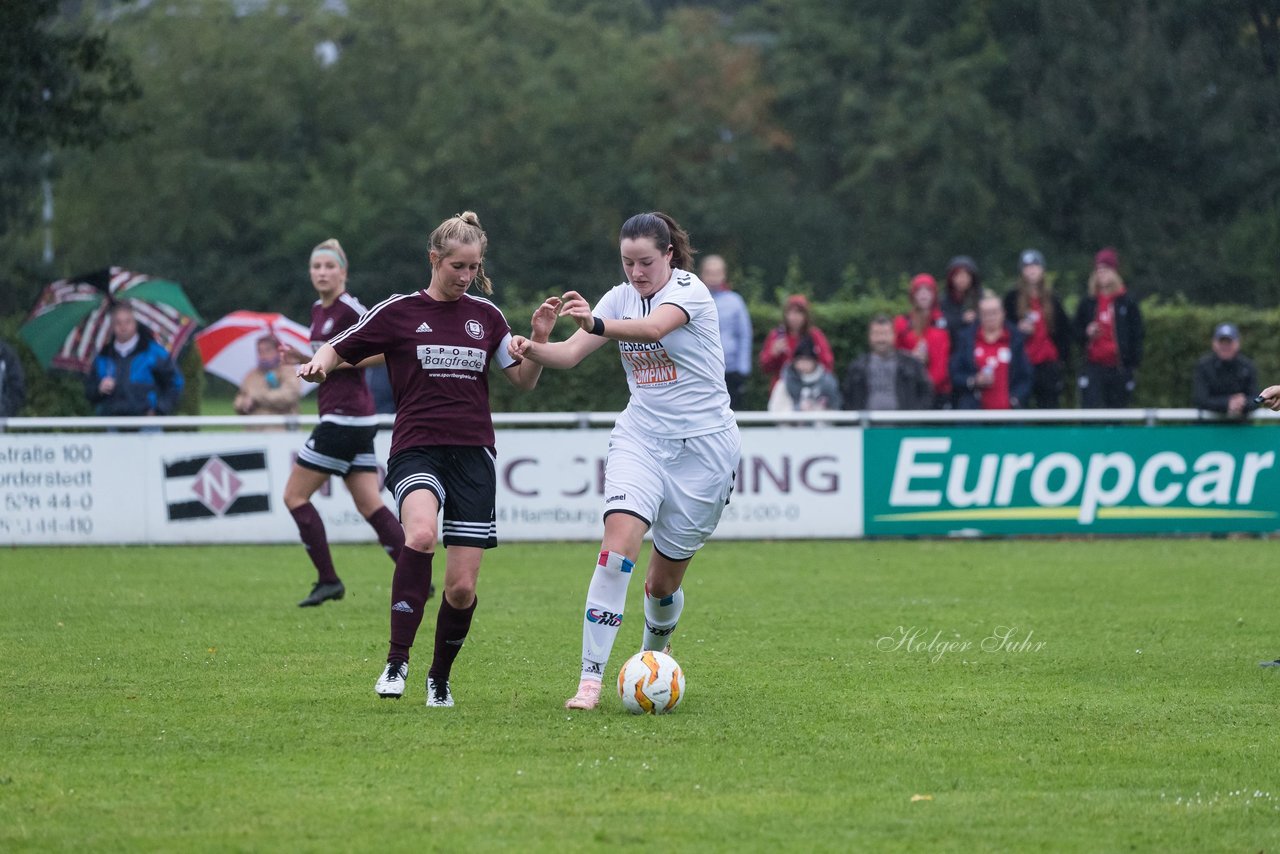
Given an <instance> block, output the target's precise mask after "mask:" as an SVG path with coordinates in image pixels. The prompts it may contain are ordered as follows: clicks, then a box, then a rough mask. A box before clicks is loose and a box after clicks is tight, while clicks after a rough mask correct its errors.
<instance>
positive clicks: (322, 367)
mask: <svg viewBox="0 0 1280 854" xmlns="http://www.w3.org/2000/svg"><path fill="white" fill-rule="evenodd" d="M341 364H343V360H342V357H341V356H339V355H338V351H337V350H335V349H333V345H332V344H322V345H321V346H320V349H319V350H317V351H316V354H315V355H314V356H312V357H311V361H310V362H307V363H306V364H304V365H299V366H298V377H299V378H301V379H304V380H306V381H307V382H309V383H322V382H324V381H325V379H326V378H327V377H328V376H329V373H330V372H331V371H333V370H334V369H335V368H337V367H338V365H341Z"/></svg>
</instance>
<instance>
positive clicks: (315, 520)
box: [289, 501, 338, 584]
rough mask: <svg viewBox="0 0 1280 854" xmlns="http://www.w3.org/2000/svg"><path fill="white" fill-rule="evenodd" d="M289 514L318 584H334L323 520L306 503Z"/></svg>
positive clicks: (312, 505) (312, 506)
mask: <svg viewBox="0 0 1280 854" xmlns="http://www.w3.org/2000/svg"><path fill="white" fill-rule="evenodd" d="M289 514H290V515H291V516H293V521H294V522H296V523H297V524H298V533H299V534H300V535H301V536H302V544H303V545H304V546H306V547H307V557H309V558H311V563H313V564H314V565H315V568H316V575H318V576H319V581H320V583H321V584H336V583H337V582H338V573H337V571H335V570H334V568H333V558H332V557H331V556H330V555H329V538H328V536H326V535H325V532H324V520H322V519H321V518H320V514H319V512H317V511H316V508H315V505H314V504H312V503H311V502H310V501H308V502H307V503H306V504H303V505H301V506H299V507H295V508H293V509H292V510H290V511H289Z"/></svg>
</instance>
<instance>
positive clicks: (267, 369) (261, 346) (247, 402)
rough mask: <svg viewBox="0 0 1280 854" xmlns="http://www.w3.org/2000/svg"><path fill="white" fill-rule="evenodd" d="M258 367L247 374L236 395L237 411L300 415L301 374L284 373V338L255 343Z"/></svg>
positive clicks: (265, 337)
mask: <svg viewBox="0 0 1280 854" xmlns="http://www.w3.org/2000/svg"><path fill="white" fill-rule="evenodd" d="M255 346H256V347H257V349H258V366H257V367H256V368H254V369H253V370H252V371H250V372H249V373H248V374H246V375H245V378H244V381H243V382H241V383H240V390H239V391H238V392H237V393H236V399H235V403H234V406H235V409H236V412H238V413H240V414H241V415H297V414H298V399H299V398H300V397H301V396H302V389H301V386H300V383H299V380H298V376H297V372H296V371H295V370H293V369H292V368H290V369H289V370H283V371H282V370H281V369H280V365H281V362H282V359H281V356H280V339H279V338H277V337H276V336H274V335H263V336H262V337H261V338H259V339H258V340H257V342H255Z"/></svg>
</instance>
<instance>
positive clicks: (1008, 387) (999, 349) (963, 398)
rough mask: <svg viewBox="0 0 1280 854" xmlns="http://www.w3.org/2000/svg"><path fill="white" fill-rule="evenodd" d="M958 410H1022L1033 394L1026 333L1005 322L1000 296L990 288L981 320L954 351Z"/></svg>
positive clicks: (980, 312)
mask: <svg viewBox="0 0 1280 854" xmlns="http://www.w3.org/2000/svg"><path fill="white" fill-rule="evenodd" d="M951 385H952V387H953V388H954V389H955V390H956V409H1021V408H1023V407H1024V406H1026V402H1027V397H1028V396H1029V395H1030V394H1031V365H1030V364H1029V363H1028V362H1027V354H1026V351H1025V349H1024V348H1023V344H1022V333H1020V332H1018V330H1017V329H1016V328H1015V327H1014V326H1013V324H1011V323H1007V322H1006V321H1005V314H1004V306H1003V305H1002V304H1001V301H1000V298H999V297H998V296H996V295H995V293H993V292H992V291H987V292H986V293H985V295H984V296H983V297H982V299H980V300H979V301H978V322H977V323H976V324H974V325H973V326H970V327H969V328H967V329H965V330H964V332H962V333H960V339H959V344H958V345H957V347H956V350H955V352H954V353H952V354H951Z"/></svg>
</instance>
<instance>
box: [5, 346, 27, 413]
mask: <svg viewBox="0 0 1280 854" xmlns="http://www.w3.org/2000/svg"><path fill="white" fill-rule="evenodd" d="M26 403H27V386H26V381H25V378H24V375H23V373H22V362H20V361H19V360H18V351H16V350H14V349H13V348H12V347H10V346H9V345H8V344H7V343H6V342H4V341H0V418H12V417H14V416H15V415H17V414H18V413H19V412H20V411H21V410H22V407H23V406H25V405H26Z"/></svg>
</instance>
